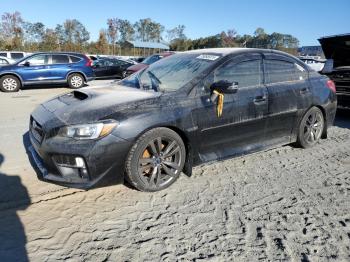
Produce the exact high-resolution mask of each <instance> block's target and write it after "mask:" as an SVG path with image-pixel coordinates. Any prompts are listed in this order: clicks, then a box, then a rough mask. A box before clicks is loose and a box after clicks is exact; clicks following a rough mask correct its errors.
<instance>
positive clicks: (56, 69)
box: [0, 52, 94, 92]
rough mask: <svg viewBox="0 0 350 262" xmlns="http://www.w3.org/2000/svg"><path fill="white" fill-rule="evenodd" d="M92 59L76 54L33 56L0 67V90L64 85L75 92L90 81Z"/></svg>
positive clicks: (7, 90)
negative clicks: (40, 85) (30, 86)
mask: <svg viewBox="0 0 350 262" xmlns="http://www.w3.org/2000/svg"><path fill="white" fill-rule="evenodd" d="M91 66H92V60H90V58H88V57H87V56H85V55H83V54H79V53H61V52H59V53H36V54H33V55H30V56H27V57H25V58H23V59H21V60H19V61H18V62H16V63H14V64H12V65H8V66H2V67H0V90H1V91H3V92H16V91H18V90H19V89H20V88H22V87H23V86H28V85H38V84H65V83H67V84H68V85H69V87H70V88H73V89H77V88H80V87H82V86H83V85H84V83H86V82H88V81H90V80H93V78H94V73H93V70H92V67H91Z"/></svg>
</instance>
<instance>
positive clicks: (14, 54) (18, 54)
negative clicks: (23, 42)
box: [0, 51, 30, 60]
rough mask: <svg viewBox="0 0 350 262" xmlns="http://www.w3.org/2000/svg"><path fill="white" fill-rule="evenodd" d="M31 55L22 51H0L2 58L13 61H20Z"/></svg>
mask: <svg viewBox="0 0 350 262" xmlns="http://www.w3.org/2000/svg"><path fill="white" fill-rule="evenodd" d="M29 54H30V53H26V52H21V51H0V56H4V57H7V58H11V59H13V60H19V59H22V58H23V57H25V56H27V55H29Z"/></svg>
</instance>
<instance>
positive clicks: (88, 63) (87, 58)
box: [84, 55, 93, 66]
mask: <svg viewBox="0 0 350 262" xmlns="http://www.w3.org/2000/svg"><path fill="white" fill-rule="evenodd" d="M84 56H85V58H86V60H87V62H86V64H85V66H92V63H93V61H92V60H91V59H90V58H89V57H87V56H86V55H84Z"/></svg>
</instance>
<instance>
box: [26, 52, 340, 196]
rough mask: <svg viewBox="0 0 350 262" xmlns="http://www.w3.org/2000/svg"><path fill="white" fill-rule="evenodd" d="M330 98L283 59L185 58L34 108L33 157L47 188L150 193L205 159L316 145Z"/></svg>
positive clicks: (237, 55)
mask: <svg viewBox="0 0 350 262" xmlns="http://www.w3.org/2000/svg"><path fill="white" fill-rule="evenodd" d="M335 91H336V90H335V86H334V83H333V82H332V81H331V80H329V79H328V78H327V77H326V76H321V75H319V74H318V73H316V72H314V71H311V70H310V69H309V68H308V67H307V66H306V65H305V64H304V63H302V62H301V61H300V60H298V59H297V58H295V57H293V56H291V55H288V54H286V53H283V52H279V51H272V50H260V49H247V48H225V49H203V50H195V51H188V52H183V53H178V54H174V55H172V56H170V57H167V58H164V59H162V60H160V61H159V62H157V63H154V64H152V65H150V66H149V67H148V68H147V69H144V70H142V71H140V72H138V73H136V74H134V75H131V76H130V77H128V78H126V79H124V80H122V81H119V82H115V83H113V84H111V85H109V86H106V87H105V88H98V89H97V88H96V89H85V90H83V89H82V90H79V91H78V90H76V91H73V92H71V93H68V94H64V95H61V96H59V97H56V98H54V99H52V100H49V101H47V102H45V103H43V104H41V105H40V106H38V107H37V108H36V109H35V111H34V112H33V113H32V115H31V117H30V131H29V135H30V140H31V144H32V146H31V147H30V152H31V155H32V158H33V160H34V162H35V164H36V166H37V169H38V171H39V173H40V176H41V178H42V179H43V180H45V181H50V182H54V183H58V184H62V185H66V186H73V187H81V188H89V187H92V186H94V185H96V184H98V182H99V181H102V180H104V179H105V178H107V177H109V178H112V179H114V181H115V182H118V183H123V182H124V181H125V180H127V181H128V182H129V183H130V184H131V185H133V186H134V187H135V188H137V189H139V190H143V191H157V190H161V189H164V188H166V187H168V186H170V185H171V184H172V183H173V182H175V181H176V179H177V178H178V177H179V175H180V173H181V172H183V173H185V174H187V175H190V174H191V171H192V167H193V166H195V165H198V164H200V163H203V162H208V161H213V160H221V159H225V158H227V157H231V156H236V155H241V154H244V153H249V152H254V151H258V150H263V149H267V148H273V147H277V146H281V145H285V144H290V143H295V142H296V143H297V144H298V145H299V146H301V147H304V148H306V147H310V146H313V145H314V144H316V143H317V142H318V141H319V140H320V139H321V138H326V136H327V128H328V127H329V126H330V125H332V123H333V121H334V117H335V113H336V106H337V100H336V94H335Z"/></svg>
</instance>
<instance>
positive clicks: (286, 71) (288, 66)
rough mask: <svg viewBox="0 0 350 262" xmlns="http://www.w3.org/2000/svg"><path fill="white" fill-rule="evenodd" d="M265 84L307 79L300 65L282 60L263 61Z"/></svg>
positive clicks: (305, 72)
mask: <svg viewBox="0 0 350 262" xmlns="http://www.w3.org/2000/svg"><path fill="white" fill-rule="evenodd" d="M265 72H266V78H265V81H266V84H273V83H281V82H288V81H299V80H305V79H306V78H307V71H306V70H305V69H304V67H302V66H301V65H299V64H297V63H292V62H288V61H283V60H265Z"/></svg>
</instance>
